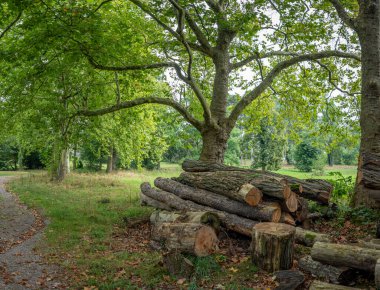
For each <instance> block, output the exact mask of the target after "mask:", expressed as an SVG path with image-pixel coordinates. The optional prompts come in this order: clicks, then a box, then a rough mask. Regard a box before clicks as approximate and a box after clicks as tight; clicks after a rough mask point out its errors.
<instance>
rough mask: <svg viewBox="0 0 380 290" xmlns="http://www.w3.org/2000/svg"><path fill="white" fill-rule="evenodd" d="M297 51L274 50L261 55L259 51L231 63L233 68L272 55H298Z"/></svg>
mask: <svg viewBox="0 0 380 290" xmlns="http://www.w3.org/2000/svg"><path fill="white" fill-rule="evenodd" d="M296 55H297V53H294V52H287V51H272V52H268V53H265V54H262V55H260V54H259V53H254V54H253V55H251V56H249V57H247V58H246V59H244V60H242V61H239V62H237V63H233V64H231V70H234V69H238V68H241V67H243V66H245V65H247V64H249V63H250V62H251V61H253V60H258V59H264V58H268V57H272V56H296Z"/></svg>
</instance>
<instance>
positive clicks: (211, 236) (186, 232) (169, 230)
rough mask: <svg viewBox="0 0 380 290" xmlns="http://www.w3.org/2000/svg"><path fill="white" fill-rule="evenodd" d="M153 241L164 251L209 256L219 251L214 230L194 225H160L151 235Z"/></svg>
mask: <svg viewBox="0 0 380 290" xmlns="http://www.w3.org/2000/svg"><path fill="white" fill-rule="evenodd" d="M151 238H152V240H154V241H156V242H158V243H159V244H161V245H162V246H163V248H164V249H166V250H169V251H177V252H180V253H189V254H193V255H196V256H198V257H205V256H208V255H210V254H212V253H214V252H216V251H217V250H218V242H219V241H218V238H217V236H216V234H215V231H214V229H213V228H211V227H209V226H206V225H202V224H194V223H159V224H157V225H156V226H155V227H154V228H153V230H152V234H151Z"/></svg>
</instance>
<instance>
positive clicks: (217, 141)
mask: <svg viewBox="0 0 380 290" xmlns="http://www.w3.org/2000/svg"><path fill="white" fill-rule="evenodd" d="M201 135H202V142H203V144H202V151H201V155H200V157H199V159H200V160H205V161H212V162H215V163H218V164H222V163H223V161H224V154H225V152H226V149H227V141H228V138H229V137H230V134H229V133H228V132H227V130H223V129H215V128H212V127H209V128H205V129H204V130H203V131H202V132H201Z"/></svg>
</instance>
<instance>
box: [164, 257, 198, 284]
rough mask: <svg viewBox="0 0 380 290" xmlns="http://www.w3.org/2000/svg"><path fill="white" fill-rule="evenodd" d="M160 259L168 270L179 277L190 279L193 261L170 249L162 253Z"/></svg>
mask: <svg viewBox="0 0 380 290" xmlns="http://www.w3.org/2000/svg"><path fill="white" fill-rule="evenodd" d="M162 260H163V263H164V266H165V268H166V269H167V270H168V272H169V273H170V274H171V275H173V276H174V277H176V279H179V278H186V279H190V278H191V276H192V274H193V272H194V265H193V263H192V262H191V261H190V260H189V259H187V258H186V257H184V256H183V255H182V254H181V253H178V252H177V251H170V252H168V253H164V254H163V255H162Z"/></svg>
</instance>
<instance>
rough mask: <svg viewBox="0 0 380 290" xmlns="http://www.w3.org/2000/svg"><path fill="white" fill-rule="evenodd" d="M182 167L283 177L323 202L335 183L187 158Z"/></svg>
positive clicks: (298, 191) (303, 193) (306, 195)
mask: <svg viewBox="0 0 380 290" xmlns="http://www.w3.org/2000/svg"><path fill="white" fill-rule="evenodd" d="M182 169H183V170H184V171H186V172H214V171H240V172H244V173H245V172H249V173H257V174H265V175H269V176H274V177H278V178H282V179H286V180H287V182H288V185H289V186H290V188H291V190H292V191H294V192H295V193H296V194H298V195H300V196H302V197H304V198H306V199H310V200H314V201H317V202H319V203H321V204H328V202H329V199H330V195H331V193H332V191H333V185H332V184H330V183H328V182H327V181H321V182H319V181H320V180H315V179H314V180H313V181H311V182H310V181H306V180H302V179H298V178H295V177H292V176H288V175H282V174H278V173H274V172H269V171H259V170H253V169H245V168H239V167H234V166H227V165H223V164H216V163H212V162H205V161H199V160H185V161H184V162H183V163H182Z"/></svg>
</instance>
